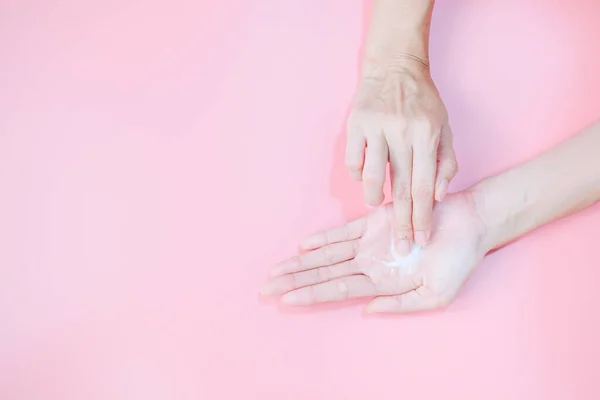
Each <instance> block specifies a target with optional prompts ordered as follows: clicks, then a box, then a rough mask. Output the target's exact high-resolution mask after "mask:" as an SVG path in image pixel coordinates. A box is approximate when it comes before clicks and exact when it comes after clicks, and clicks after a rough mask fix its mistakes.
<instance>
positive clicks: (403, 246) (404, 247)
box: [396, 239, 410, 256]
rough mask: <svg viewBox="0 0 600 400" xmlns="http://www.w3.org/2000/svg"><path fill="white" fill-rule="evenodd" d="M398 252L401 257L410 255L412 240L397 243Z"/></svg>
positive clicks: (402, 240)
mask: <svg viewBox="0 0 600 400" xmlns="http://www.w3.org/2000/svg"><path fill="white" fill-rule="evenodd" d="M396 251H397V252H398V254H400V255H401V256H406V255H408V254H409V253H410V240H406V239H400V240H398V241H397V242H396Z"/></svg>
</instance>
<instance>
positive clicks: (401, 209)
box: [346, 60, 458, 255]
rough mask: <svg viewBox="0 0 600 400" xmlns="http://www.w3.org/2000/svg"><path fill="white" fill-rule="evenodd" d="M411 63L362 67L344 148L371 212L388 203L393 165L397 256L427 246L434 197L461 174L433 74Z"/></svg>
mask: <svg viewBox="0 0 600 400" xmlns="http://www.w3.org/2000/svg"><path fill="white" fill-rule="evenodd" d="M411 62H412V63H413V64H414V65H412V66H410V65H409V63H411ZM405 64H406V65H407V66H408V67H404V66H403V67H397V66H396V67H390V66H387V67H373V66H371V67H369V66H368V65H366V66H365V67H364V68H363V75H364V76H363V78H362V80H361V82H360V85H359V87H358V90H357V92H356V95H355V100H354V106H353V109H352V111H351V113H350V116H349V118H348V121H347V144H346V166H347V167H348V169H349V170H350V174H351V175H352V177H353V178H354V179H356V180H362V181H363V182H364V191H365V201H366V202H367V203H368V204H370V205H372V206H378V205H380V204H381V203H382V202H383V198H384V196H383V185H384V182H385V179H386V166H387V162H388V160H389V162H390V178H391V183H392V201H393V204H394V229H395V232H396V236H397V237H398V238H399V240H398V242H397V243H396V249H397V251H398V252H399V253H400V254H403V255H405V254H408V252H409V251H410V247H411V241H412V240H413V239H414V240H415V241H416V242H417V243H418V244H419V245H421V246H424V245H425V244H426V242H427V240H428V238H429V235H430V230H431V213H432V209H433V204H434V198H435V199H436V200H437V201H441V200H442V199H443V198H444V195H445V194H446V192H447V190H448V184H449V183H450V181H451V180H452V178H453V177H454V176H455V175H456V173H457V170H458V168H457V163H456V158H455V155H454V150H453V147H452V132H451V130H450V126H449V125H448V116H447V113H446V108H445V107H444V104H443V103H442V100H441V99H440V96H439V93H438V91H437V89H436V87H435V85H434V83H433V81H432V79H431V77H430V75H429V71H428V68H427V66H426V65H421V64H420V63H419V62H418V61H416V60H407V61H406V63H405Z"/></svg>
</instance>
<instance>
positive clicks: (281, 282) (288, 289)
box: [262, 192, 486, 312]
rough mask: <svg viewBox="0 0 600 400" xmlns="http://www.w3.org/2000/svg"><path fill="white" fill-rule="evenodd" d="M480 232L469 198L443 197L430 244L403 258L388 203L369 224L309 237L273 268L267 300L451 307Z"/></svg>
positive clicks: (378, 308)
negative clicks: (296, 251)
mask: <svg viewBox="0 0 600 400" xmlns="http://www.w3.org/2000/svg"><path fill="white" fill-rule="evenodd" d="M484 232H485V229H484V225H483V223H482V221H481V219H480V218H479V216H478V214H477V213H476V212H475V209H474V207H473V203H472V201H471V197H470V194H469V193H468V192H461V193H456V194H453V195H449V196H447V197H446V198H445V199H444V201H443V202H441V203H438V204H437V205H436V207H435V209H434V212H433V220H432V234H431V240H430V242H429V243H428V244H427V246H426V247H423V248H421V247H418V246H414V247H413V249H412V251H411V252H410V254H409V255H408V256H404V257H401V256H399V255H398V254H397V253H396V252H395V250H394V246H393V245H392V244H393V241H394V236H393V210H392V206H391V204H387V205H385V206H382V207H380V208H378V209H376V210H375V211H374V212H372V213H371V214H370V215H368V216H367V217H364V218H361V219H358V220H356V221H353V222H350V223H349V224H347V225H345V226H342V227H338V228H334V229H331V230H328V231H324V232H320V233H317V234H315V235H312V236H310V237H308V238H307V239H306V240H304V242H303V243H302V247H303V248H304V249H305V250H308V251H307V252H306V253H303V254H300V255H298V256H296V257H293V258H291V259H289V260H286V261H284V262H282V263H279V264H277V265H276V266H274V267H273V268H272V270H271V278H270V279H269V280H268V281H267V282H266V283H265V285H264V286H263V289H262V293H263V294H265V295H279V294H284V293H285V295H284V296H283V302H284V303H285V304H288V305H309V304H314V303H321V302H329V301H339V300H345V299H350V298H359V297H373V296H376V297H375V299H373V300H372V301H371V302H370V303H369V305H368V306H367V311H368V312H410V311H420V310H428V309H434V308H438V307H442V306H445V305H447V304H449V303H450V302H451V301H452V300H453V299H454V297H455V296H456V295H457V293H458V291H459V290H460V288H461V286H462V285H463V283H464V282H465V281H466V280H467V278H468V277H469V275H470V274H471V272H472V271H473V270H474V268H475V267H476V266H477V265H478V264H479V262H480V261H481V260H482V259H483V257H484V256H485V252H486V251H485V249H484V248H482V245H481V242H482V238H483V235H484Z"/></svg>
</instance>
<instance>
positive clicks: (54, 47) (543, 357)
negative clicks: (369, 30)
mask: <svg viewBox="0 0 600 400" xmlns="http://www.w3.org/2000/svg"><path fill="white" fill-rule="evenodd" d="M437 3H438V4H437V5H436V10H435V15H434V21H433V33H432V44H431V45H432V63H433V75H434V78H435V79H436V82H437V83H438V85H439V88H440V91H441V93H442V97H443V98H444V100H445V102H446V104H447V106H448V109H449V113H450V118H451V122H452V125H453V130H454V133H455V137H456V139H455V141H456V150H457V155H458V159H459V162H460V164H461V172H460V173H459V175H458V177H457V179H456V180H455V181H454V182H453V185H452V189H453V190H457V189H460V188H463V187H466V186H468V185H470V184H472V183H474V182H475V181H477V180H479V179H480V178H482V177H484V176H486V175H488V174H490V173H495V172H498V171H500V170H502V169H504V168H506V167H508V166H510V165H513V164H515V163H517V162H520V161H522V160H524V159H527V158H528V157H531V156H533V155H535V154H536V153H538V152H540V151H541V150H543V149H545V148H547V147H548V146H550V145H551V144H553V143H555V142H556V141H558V140H560V139H561V138H564V137H566V136H568V135H569V134H571V133H572V132H574V131H575V130H577V129H579V128H581V127H582V126H584V125H585V124H587V123H588V122H590V121H591V120H592V119H594V118H595V117H596V116H597V115H598V112H599V111H598V110H599V109H600V107H599V106H600V100H599V94H598V93H599V92H600V76H599V75H598V72H597V71H598V70H600V57H599V56H598V51H597V46H598V41H599V39H600V26H598V24H597V15H598V13H600V4H598V3H595V2H591V1H587V0H579V1H570V2H566V1H564V2H547V1H533V0H528V1H523V0H520V1H516V0H515V1H508V2H507V1H505V0H489V1H485V2H483V1H475V0H471V1H468V0H460V1H459V0H456V1H438V2H437ZM364 15H365V5H364V4H363V3H362V1H361V0H329V1H317V0H313V1H294V2H292V1H280V0H252V1H250V0H246V1H242V0H237V1H234V0H228V1H215V2H208V1H183V0H176V1H157V0H155V1H150V2H148V1H141V0H139V1H136V0H126V1H87V2H82V1H35V0H29V1H19V0H3V1H1V2H0V187H1V190H2V191H1V197H0V204H1V205H2V206H1V207H0V398H1V399H7V400H8V399H10V400H20V399H27V400H29V399H44V400H52V399H61V400H62V399H78V400H79V399H86V400H92V399H111V400H119V399H127V400H129V399H180V400H182V399H287V400H295V399H302V400H306V399H344V400H352V399H357V400H359V399H360V400H364V399H409V398H418V399H441V398H444V399H488V400H494V399H503V400H505V399H544V400H547V399H598V398H600V380H599V378H600V368H599V365H600V344H599V343H598V337H600V335H599V326H600V325H599V324H600V311H599V308H600V295H599V294H598V293H599V292H598V285H597V282H598V281H599V280H600V269H599V268H598V259H599V248H598V244H597V239H594V238H597V237H598V235H599V234H600V209H599V208H597V207H596V208H593V209H591V210H588V211H586V212H585V213H582V214H581V215H578V216H577V217H574V218H571V219H569V220H565V221H562V222H559V223H557V224H553V225H552V226H550V227H547V228H545V229H543V230H541V231H538V232H536V233H535V234H533V235H530V236H528V237H527V238H525V239H524V240H522V241H520V242H518V243H516V244H514V245H511V246H509V247H508V248H505V249H503V250H501V251H498V252H497V253H495V254H494V255H492V256H490V257H489V258H488V259H487V260H486V262H485V263H484V264H483V265H482V268H480V269H479V271H478V273H477V274H476V275H475V276H474V278H473V279H472V281H471V282H470V283H469V285H468V286H467V288H466V290H465V291H464V292H463V293H462V295H461V296H460V297H459V299H458V300H457V301H456V302H455V303H454V305H453V306H452V307H450V308H449V309H447V310H446V311H444V312H437V313H432V314H427V315H420V316H403V317H393V318H392V317H386V318H364V317H362V316H361V307H362V305H357V304H352V305H344V306H341V307H322V308H317V309H312V310H303V311H295V312H292V311H285V310H279V309H278V308H277V307H276V306H275V305H274V304H272V303H271V302H264V301H261V300H260V299H259V296H258V294H257V292H258V289H259V287H260V284H261V282H262V281H263V279H264V277H265V275H266V271H267V268H268V266H269V265H270V264H272V263H274V262H276V261H278V260H280V259H281V258H284V257H288V256H290V255H292V254H293V253H294V252H295V251H296V249H297V243H298V241H299V240H300V239H301V237H303V236H304V235H306V234H308V233H311V232H312V231H313V230H315V229H321V228H326V227H330V226H332V225H335V224H338V223H340V222H342V221H345V220H347V219H348V218H350V217H354V216H357V215H360V214H362V213H363V212H364V211H365V209H364V207H363V205H362V195H361V187H360V184H358V183H355V182H352V181H351V180H350V178H349V177H348V176H347V173H346V170H345V167H344V165H343V157H342V155H343V136H341V132H342V128H343V124H344V119H345V116H346V112H347V108H348V104H349V101H350V98H351V96H352V93H353V89H354V86H355V84H356V79H357V72H358V71H357V66H358V53H357V51H358V50H359V47H360V43H361V37H362V35H363V31H364V29H365V28H364V19H365V16H364ZM548 195H552V193H548Z"/></svg>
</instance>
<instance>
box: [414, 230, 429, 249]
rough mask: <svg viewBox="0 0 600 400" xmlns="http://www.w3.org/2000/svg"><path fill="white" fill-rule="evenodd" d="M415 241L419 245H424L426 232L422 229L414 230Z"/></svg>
mask: <svg viewBox="0 0 600 400" xmlns="http://www.w3.org/2000/svg"><path fill="white" fill-rule="evenodd" d="M415 242H417V244H418V245H419V246H425V245H426V244H427V234H426V233H425V232H423V231H416V232H415Z"/></svg>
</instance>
